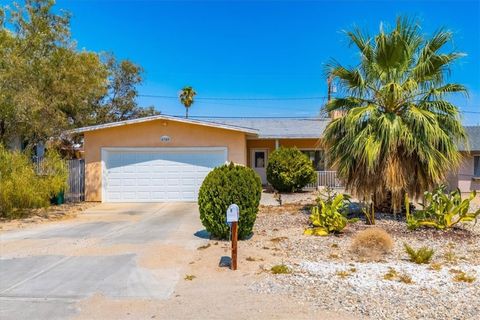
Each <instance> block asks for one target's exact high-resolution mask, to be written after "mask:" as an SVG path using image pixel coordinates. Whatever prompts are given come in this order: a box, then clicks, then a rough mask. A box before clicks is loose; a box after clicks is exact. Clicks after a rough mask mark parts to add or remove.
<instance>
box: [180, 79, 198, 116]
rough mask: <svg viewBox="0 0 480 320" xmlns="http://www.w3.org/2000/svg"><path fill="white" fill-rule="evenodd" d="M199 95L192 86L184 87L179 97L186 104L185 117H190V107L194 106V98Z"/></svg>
mask: <svg viewBox="0 0 480 320" xmlns="http://www.w3.org/2000/svg"><path fill="white" fill-rule="evenodd" d="M196 95H197V93H196V92H195V90H193V88H192V87H189V86H187V87H184V88H183V89H182V91H181V92H180V95H179V98H180V102H181V103H182V104H183V105H184V106H185V118H188V109H189V108H190V107H191V106H192V104H193V102H194V100H193V98H194V97H195V96H196Z"/></svg>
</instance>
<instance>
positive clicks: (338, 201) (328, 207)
mask: <svg viewBox="0 0 480 320" xmlns="http://www.w3.org/2000/svg"><path fill="white" fill-rule="evenodd" d="M347 202H348V197H347V196H346V195H343V194H337V195H336V196H335V198H333V199H332V200H330V201H324V200H322V199H320V198H319V199H317V205H316V206H313V207H312V211H311V214H310V223H311V224H312V226H313V228H309V229H307V230H305V232H304V233H305V234H306V235H316V236H326V235H328V234H330V233H338V232H340V231H342V230H343V228H345V226H346V225H347V222H348V219H347V218H346V217H345V214H344V212H345V207H346V203H347Z"/></svg>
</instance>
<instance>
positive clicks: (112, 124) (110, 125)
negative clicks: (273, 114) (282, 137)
mask: <svg viewBox="0 0 480 320" xmlns="http://www.w3.org/2000/svg"><path fill="white" fill-rule="evenodd" d="M154 120H170V121H177V122H183V123H189V124H196V125H200V126H206V127H213V128H221V129H225V130H233V131H240V132H245V133H248V134H254V135H257V134H258V130H256V129H253V128H249V127H242V126H238V125H234V124H226V123H220V122H212V121H207V120H195V119H188V118H181V117H173V116H166V115H156V116H150V117H144V118H138V119H131V120H125V121H118V122H110V123H105V124H99V125H95V126H89V127H83V128H78V129H73V130H71V131H69V132H70V133H84V132H89V131H95V130H102V129H107V128H114V127H119V126H125V125H129V124H135V123H142V122H148V121H154Z"/></svg>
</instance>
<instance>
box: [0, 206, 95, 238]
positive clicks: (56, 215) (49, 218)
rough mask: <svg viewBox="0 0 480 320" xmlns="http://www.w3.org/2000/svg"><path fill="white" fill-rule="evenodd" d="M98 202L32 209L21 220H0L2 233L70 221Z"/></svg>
mask: <svg viewBox="0 0 480 320" xmlns="http://www.w3.org/2000/svg"><path fill="white" fill-rule="evenodd" d="M96 205H98V203H96V202H79V203H65V204H62V205H58V206H50V207H48V208H39V209H32V210H31V213H30V215H29V216H28V217H25V218H20V219H4V218H0V232H2V231H11V230H17V229H23V228H28V227H32V226H35V225H39V224H44V223H49V222H55V221H61V220H68V219H73V218H75V217H77V215H78V214H79V213H80V212H82V211H84V210H87V209H89V208H93V207H95V206H96Z"/></svg>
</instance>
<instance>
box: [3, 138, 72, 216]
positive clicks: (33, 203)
mask: <svg viewBox="0 0 480 320" xmlns="http://www.w3.org/2000/svg"><path fill="white" fill-rule="evenodd" d="M38 172H39V174H37V172H36V171H35V168H34V165H33V164H32V162H31V161H30V160H29V157H28V156H27V155H26V154H25V153H21V152H18V151H9V150H7V149H5V148H4V147H3V146H2V145H0V217H4V218H9V219H11V218H20V217H23V216H25V215H26V214H27V213H28V209H31V208H39V207H46V206H48V205H49V203H50V198H51V197H53V196H54V195H56V194H57V193H59V192H60V191H62V190H64V188H65V186H66V181H67V174H68V172H67V169H66V167H65V164H64V163H63V161H62V160H61V159H60V156H59V155H58V154H57V153H55V152H47V154H46V156H45V160H44V161H43V162H42V165H41V167H40V168H39V170H38Z"/></svg>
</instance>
